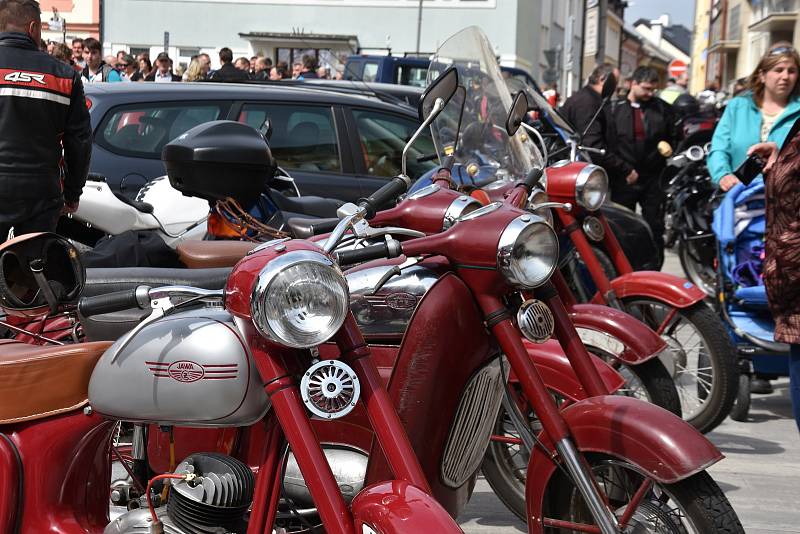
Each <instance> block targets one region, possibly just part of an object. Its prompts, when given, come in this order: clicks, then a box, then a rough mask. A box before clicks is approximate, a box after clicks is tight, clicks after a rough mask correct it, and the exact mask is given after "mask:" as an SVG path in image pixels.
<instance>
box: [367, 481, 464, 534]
mask: <svg viewBox="0 0 800 534" xmlns="http://www.w3.org/2000/svg"><path fill="white" fill-rule="evenodd" d="M352 510H353V519H354V521H355V532H356V533H357V534H362V533H363V534H368V533H370V534H371V533H372V532H376V533H380V534H401V533H407V532H436V533H450V532H452V533H461V532H462V530H461V529H460V528H459V526H458V524H457V523H456V522H455V521H454V520H453V518H452V517H450V514H448V513H447V512H446V511H445V510H444V508H442V507H441V506H440V505H439V503H437V502H436V501H435V500H434V498H433V497H431V496H430V495H428V494H427V493H425V492H424V491H422V490H421V489H419V488H417V487H416V486H412V485H411V484H409V483H408V482H405V481H402V480H389V481H384V482H379V483H377V484H373V485H371V486H367V487H366V488H364V489H363V490H361V491H360V492H359V493H358V495H356V497H355V498H354V499H353V504H352Z"/></svg>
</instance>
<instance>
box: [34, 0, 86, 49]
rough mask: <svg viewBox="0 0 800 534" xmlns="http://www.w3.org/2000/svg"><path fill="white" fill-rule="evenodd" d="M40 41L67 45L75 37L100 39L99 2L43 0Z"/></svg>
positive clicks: (41, 3)
mask: <svg viewBox="0 0 800 534" xmlns="http://www.w3.org/2000/svg"><path fill="white" fill-rule="evenodd" d="M39 5H40V6H41V9H42V39H44V40H46V41H59V42H66V43H69V42H70V41H71V40H72V39H73V38H75V37H81V38H84V37H94V38H95V39H97V38H99V37H100V0H44V1H42V2H40V4H39Z"/></svg>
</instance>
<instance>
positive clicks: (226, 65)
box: [208, 47, 250, 82]
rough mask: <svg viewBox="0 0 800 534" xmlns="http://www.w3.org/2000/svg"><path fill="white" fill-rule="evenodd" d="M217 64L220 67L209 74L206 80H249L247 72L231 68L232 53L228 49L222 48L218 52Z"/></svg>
mask: <svg viewBox="0 0 800 534" xmlns="http://www.w3.org/2000/svg"><path fill="white" fill-rule="evenodd" d="M219 62H220V63H222V66H221V67H220V68H219V69H218V70H215V71H214V72H212V73H211V76H209V78H208V80H209V81H212V82H246V81H247V80H249V79H250V75H249V74H247V71H244V70H240V69H237V68H236V67H234V66H233V52H232V51H231V49H230V48H227V47H225V48H222V49H221V50H220V51H219Z"/></svg>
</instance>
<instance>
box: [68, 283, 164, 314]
mask: <svg viewBox="0 0 800 534" xmlns="http://www.w3.org/2000/svg"><path fill="white" fill-rule="evenodd" d="M149 290H150V288H149V287H147V286H138V287H135V288H133V289H125V290H122V291H115V292H113V293H106V294H105V295H95V296H93V297H83V298H81V300H79V301H78V311H79V312H80V314H81V315H83V316H84V317H91V316H92V315H100V314H102V313H113V312H117V311H122V310H127V309H130V308H141V309H145V308H146V307H147V306H148V305H149V303H150V298H149V297H148V296H147V292H148V291H149Z"/></svg>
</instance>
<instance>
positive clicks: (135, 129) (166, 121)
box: [96, 102, 228, 159]
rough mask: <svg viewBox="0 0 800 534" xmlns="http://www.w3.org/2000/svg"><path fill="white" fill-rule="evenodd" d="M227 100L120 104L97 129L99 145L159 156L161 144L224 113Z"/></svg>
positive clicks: (143, 155)
mask: <svg viewBox="0 0 800 534" xmlns="http://www.w3.org/2000/svg"><path fill="white" fill-rule="evenodd" d="M227 107H228V104H227V103H222V102H186V103H146V104H136V105H131V106H120V107H118V108H115V109H113V110H112V111H111V112H110V113H108V114H106V116H105V117H104V119H103V121H102V122H101V124H100V127H99V128H98V129H97V132H98V135H97V137H96V141H97V142H98V144H99V145H101V146H102V147H104V148H106V149H108V150H110V151H112V152H115V153H118V154H123V155H131V156H137V157H145V158H153V159H160V158H161V150H162V149H163V148H164V145H166V144H167V143H169V142H170V141H172V140H173V139H175V138H176V137H178V136H179V135H181V134H182V133H184V132H186V131H187V130H189V129H191V128H194V127H195V126H197V125H198V124H203V123H204V122H209V121H213V120H217V119H219V118H221V117H223V116H224V114H225V112H226V109H227Z"/></svg>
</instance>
